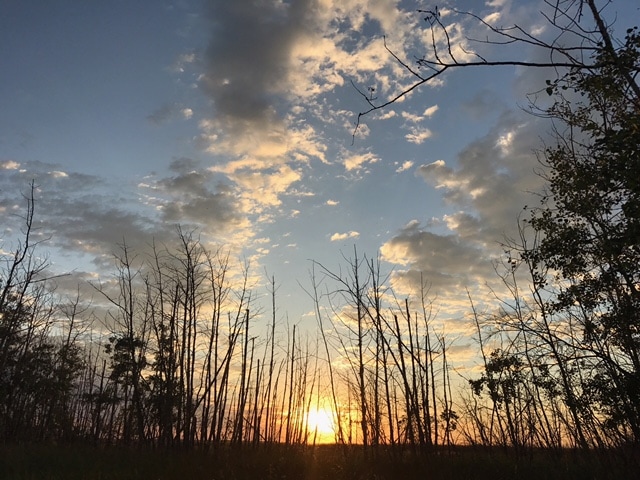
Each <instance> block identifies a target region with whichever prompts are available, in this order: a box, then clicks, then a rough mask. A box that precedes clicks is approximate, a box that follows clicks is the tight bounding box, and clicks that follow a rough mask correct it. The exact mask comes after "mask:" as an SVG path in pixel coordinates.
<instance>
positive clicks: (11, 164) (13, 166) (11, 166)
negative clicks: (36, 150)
mask: <svg viewBox="0 0 640 480" xmlns="http://www.w3.org/2000/svg"><path fill="white" fill-rule="evenodd" d="M0 168H2V169H3V170H17V169H18V168H20V164H19V163H18V162H16V161H14V160H6V161H4V162H0Z"/></svg>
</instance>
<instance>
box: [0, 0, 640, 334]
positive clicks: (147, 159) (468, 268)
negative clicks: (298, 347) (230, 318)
mask: <svg viewBox="0 0 640 480" xmlns="http://www.w3.org/2000/svg"><path fill="white" fill-rule="evenodd" d="M633 3H634V2H632V1H628V2H624V1H619V2H613V4H612V5H610V6H609V7H608V10H607V12H608V14H607V15H608V17H607V18H609V19H613V18H614V17H615V15H616V13H617V12H620V14H619V15H618V17H619V18H618V20H617V22H618V24H620V25H621V24H622V23H624V22H628V23H629V24H633V23H634V21H635V23H637V19H638V9H637V7H635V6H634V5H633ZM427 6H428V4H427V3H424V2H414V1H397V0H292V1H281V0H280V1H279V0H246V1H245V0H242V1H233V2H232V1H225V0H175V1H172V0H153V1H151V0H149V1H142V0H140V1H136V2H130V1H119V0H114V1H110V2H81V1H77V0H75V1H72V0H67V1H63V0H60V1H56V2H50V1H44V0H41V1H38V0H29V1H23V0H2V2H0V9H1V11H2V14H1V15H0V71H1V72H2V74H1V77H2V81H1V82H0V105H1V108H0V216H1V217H2V218H3V219H4V220H3V225H2V231H1V232H0V234H2V239H3V243H2V247H3V248H4V249H5V250H8V249H9V247H10V245H11V242H12V241H15V238H16V237H15V233H16V231H17V227H18V223H16V222H17V220H18V219H17V217H16V216H15V214H19V213H20V212H21V211H22V209H23V208H24V202H23V201H22V199H21V196H20V193H21V192H26V191H27V190H28V187H29V182H30V181H31V180H32V179H34V180H35V182H36V184H37V185H38V186H39V190H38V193H37V199H38V204H37V213H36V216H37V219H38V222H39V223H38V226H39V234H41V235H43V236H50V237H51V239H50V240H49V241H48V242H47V245H48V247H47V248H48V249H49V251H50V252H51V253H50V255H51V260H52V262H53V268H54V269H57V270H58V271H70V270H71V271H73V275H72V276H71V277H70V278H68V279H67V280H65V284H66V285H71V284H72V283H73V282H78V281H79V282H82V281H84V280H86V279H87V278H97V277H99V276H101V275H108V274H109V272H110V270H109V269H110V265H111V264H112V263H111V253H112V252H113V251H114V250H115V249H116V244H117V243H118V242H121V241H122V239H123V238H125V239H126V241H127V243H128V244H129V245H131V246H132V247H133V248H141V249H142V248H144V246H145V244H147V243H148V242H149V241H150V239H152V238H155V239H159V240H162V239H164V238H169V237H170V236H171V235H173V234H174V231H175V225H176V224H181V225H183V226H187V227H190V226H197V227H198V228H199V229H200V231H201V232H202V238H203V240H205V241H206V242H212V243H215V244H224V245H226V246H228V247H229V248H231V249H232V251H233V253H234V255H237V256H238V257H243V258H247V259H249V260H250V261H251V266H252V270H253V272H254V273H255V274H256V275H257V276H263V274H264V272H268V274H269V275H274V276H275V277H276V279H277V283H278V284H279V289H278V294H279V296H280V301H279V302H280V305H281V306H282V308H283V309H286V311H287V315H288V316H289V318H290V320H291V321H298V319H302V318H303V317H304V315H305V314H306V313H307V312H309V311H310V310H311V309H312V308H313V306H312V305H311V304H310V303H309V302H308V299H307V298H306V295H305V294H304V292H303V291H302V289H301V288H300V286H299V285H298V283H299V282H300V283H302V284H306V283H308V282H309V277H308V272H309V270H310V268H311V262H310V261H311V260H317V261H319V262H321V263H322V264H324V265H326V266H327V267H329V268H337V266H338V265H339V264H340V263H343V260H342V255H343V254H344V255H346V256H350V255H351V254H352V252H353V248H354V246H356V247H357V249H358V251H359V252H361V253H363V254H367V255H369V256H374V255H376V254H377V252H380V254H381V258H382V259H383V260H384V262H385V267H386V269H387V270H388V271H393V275H392V278H393V282H394V284H395V286H396V288H397V289H398V292H400V293H409V292H410V291H411V286H412V285H413V284H412V282H414V281H415V280H416V279H417V278H419V275H420V273H422V274H423V275H424V277H425V278H427V279H429V281H430V282H431V284H432V293H433V295H434V296H437V303H438V305H439V308H440V310H441V312H442V313H441V315H442V318H445V319H456V318H458V319H464V315H465V311H468V304H467V303H466V302H467V301H466V291H465V289H469V290H470V292H472V294H473V295H474V296H477V297H478V298H479V299H482V298H484V297H485V296H486V295H489V294H488V290H487V289H486V287H487V285H489V286H494V287H496V288H498V284H497V283H496V280H497V279H496V276H495V272H494V268H493V262H494V261H495V259H496V258H497V256H498V255H500V254H501V248H500V246H499V242H500V241H502V240H503V239H504V236H505V235H507V236H509V235H511V236H513V235H515V233H516V218H517V215H518V214H519V213H520V212H521V211H522V208H523V206H524V205H525V204H527V203H530V202H531V201H532V193H531V192H535V191H538V190H539V189H540V187H541V180H540V178H539V177H538V176H537V174H536V170H537V169H539V165H538V162H537V159H536V156H535V154H534V149H536V148H540V147H541V145H542V144H543V142H544V141H545V139H548V138H549V137H548V135H549V132H550V131H551V127H550V124H549V123H548V122H545V121H543V120H541V119H539V118H536V117H533V116H531V115H529V114H527V113H526V112H525V111H524V109H523V108H522V107H523V106H526V105H527V104H528V97H527V94H532V93H534V92H536V91H540V90H542V89H544V87H545V83H544V82H545V79H546V78H552V73H551V72H548V71H544V70H537V71H531V70H529V71H525V70H522V69H516V68H513V67H504V68H495V69H494V68H491V69H489V68H473V69H458V70H454V71H452V72H450V73H447V74H446V75H443V76H441V77H438V79H437V80H436V81H434V82H431V83H429V84H427V85H425V86H423V87H422V88H421V89H420V90H419V91H417V92H415V93H413V94H412V95H410V96H409V97H407V98H405V99H403V101H401V102H398V103H396V104H395V105H392V106H390V107H389V108H386V109H384V110H382V111H378V112H374V113H372V114H370V115H369V116H367V117H365V118H363V119H362V125H361V126H360V128H359V130H358V132H357V134H356V136H355V138H353V137H352V135H353V133H354V122H355V121H356V118H357V113H358V112H360V111H363V110H365V109H366V108H367V104H366V102H365V101H364V100H363V98H362V97H361V96H360V95H359V93H358V92H357V91H356V90H355V89H354V87H353V85H356V86H357V87H358V88H360V89H362V90H363V91H365V90H366V89H367V88H368V87H369V86H374V87H375V88H376V90H375V92H376V95H377V96H378V98H380V99H381V100H382V99H385V98H389V97H392V96H393V95H394V94H395V93H397V92H399V91H401V90H402V89H403V88H406V87H407V86H409V85H410V84H411V82H412V81H413V79H412V77H411V75H410V74H409V73H408V72H407V71H406V70H405V69H403V68H402V66H401V65H399V64H398V63H397V62H396V61H395V60H394V58H393V57H392V56H391V55H390V54H389V53H388V52H387V51H386V50H385V49H384V45H383V41H382V37H383V36H384V37H385V38H386V41H387V44H388V45H389V47H390V49H391V50H392V51H393V52H394V53H395V54H396V55H397V56H398V57H399V58H401V59H403V60H405V61H406V62H407V63H408V64H413V62H414V61H415V58H416V57H418V56H420V55H422V54H423V53H424V52H425V51H426V50H427V49H428V46H429V40H430V37H428V35H427V30H426V29H425V24H424V22H423V21H422V17H421V15H420V14H418V13H417V11H416V10H417V9H418V8H426V7H427ZM438 6H439V9H440V12H441V13H442V20H443V22H444V23H446V24H447V25H448V26H449V27H450V28H451V33H452V40H453V44H454V46H455V48H457V49H458V50H457V54H458V55H460V57H459V58H464V55H465V53H464V50H462V48H464V49H465V50H466V51H467V52H468V51H479V52H482V54H483V55H487V56H489V57H490V58H500V55H504V54H507V55H510V56H511V57H512V58H513V57H515V58H517V59H519V60H525V59H532V58H536V57H537V56H538V55H539V53H538V52H535V51H533V50H528V49H526V48H522V47H518V48H517V49H513V48H511V49H510V50H507V51H505V49H501V48H500V47H497V46H491V45H483V44H477V43H472V42H471V41H470V40H469V38H470V37H477V38H482V35H483V33H482V32H481V31H480V30H479V29H478V25H477V22H473V21H472V19H470V18H468V17H461V16H458V15H456V14H455V13H454V12H453V10H452V7H455V8H458V9H460V10H469V11H473V12H474V13H476V14H477V15H479V16H480V17H482V18H484V19H486V20H487V21H489V22H491V23H493V24H495V25H502V26H507V25H512V24H518V25H521V26H522V27H523V28H526V29H528V30H529V31H533V32H537V33H539V34H540V35H543V36H544V35H551V34H552V33H553V32H551V31H550V30H549V29H548V25H547V24H546V22H545V21H544V18H543V17H542V16H541V15H540V14H539V12H540V10H543V9H544V8H546V7H545V5H544V2H540V1H534V0H528V1H524V0H521V1H516V0H492V1H487V2H481V1H470V0H467V1H443V2H439V4H438ZM609 12H610V13H609ZM625 27H626V24H625V25H621V26H620V28H618V25H616V31H619V32H623V31H624V29H623V28H625ZM501 52H502V53H501ZM530 98H531V97H530ZM539 101H540V102H544V101H545V98H544V97H540V100H539ZM533 201H535V200H533ZM451 322H452V324H451V325H454V323H455V322H454V321H453V320H451ZM450 329H452V330H454V331H455V330H456V329H459V330H460V332H463V330H464V322H459V326H458V327H456V326H452V327H451V328H450Z"/></svg>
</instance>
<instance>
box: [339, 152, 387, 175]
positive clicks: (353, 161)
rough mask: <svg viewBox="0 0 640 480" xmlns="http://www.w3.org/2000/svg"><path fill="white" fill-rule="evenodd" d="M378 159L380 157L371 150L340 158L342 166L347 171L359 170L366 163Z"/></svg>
mask: <svg viewBox="0 0 640 480" xmlns="http://www.w3.org/2000/svg"><path fill="white" fill-rule="evenodd" d="M379 161H380V158H379V157H378V156H377V155H376V154H374V153H371V152H367V153H362V154H354V155H349V156H347V157H345V158H344V159H343V160H342V162H343V164H344V168H345V169H346V170H347V171H352V170H359V169H361V168H362V167H363V166H364V165H366V164H368V163H376V162H379Z"/></svg>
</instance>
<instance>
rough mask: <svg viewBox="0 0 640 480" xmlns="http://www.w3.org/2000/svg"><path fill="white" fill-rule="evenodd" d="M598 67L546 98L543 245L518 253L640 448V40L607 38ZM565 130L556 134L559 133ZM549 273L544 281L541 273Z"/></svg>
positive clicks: (590, 382)
mask: <svg viewBox="0 0 640 480" xmlns="http://www.w3.org/2000/svg"><path fill="white" fill-rule="evenodd" d="M600 47H601V48H600V49H599V50H598V51H597V52H596V53H595V56H594V57H595V58H594V63H596V64H599V65H602V66H601V67H600V68H595V69H590V70H581V69H572V70H571V71H569V73H568V74H566V75H565V76H564V77H562V78H561V79H559V80H557V81H549V82H548V88H547V91H548V93H549V94H551V95H554V96H556V98H557V100H556V101H555V103H554V105H553V106H552V107H551V108H550V109H549V110H548V111H547V112H546V113H547V115H548V116H549V117H551V118H552V119H554V120H558V121H559V124H558V127H557V129H556V132H557V144H556V145H554V146H551V147H548V148H547V149H546V150H545V151H544V153H543V158H544V160H543V161H544V163H545V164H546V167H547V171H548V174H546V180H547V182H548V192H547V193H546V194H545V195H544V196H543V197H542V204H541V206H540V207H539V208H536V209H534V210H533V212H532V216H531V219H530V225H531V226H532V227H533V230H534V231H535V232H536V233H537V235H538V237H539V239H540V240H539V242H537V244H536V245H535V246H534V247H533V248H530V249H527V250H525V251H524V252H523V257H524V259H525V260H526V261H527V262H528V263H529V264H530V265H532V266H533V269H534V280H535V281H536V282H537V284H538V285H537V286H538V287H539V288H541V289H544V290H545V291H546V293H547V294H546V295H545V297H546V298H548V300H547V301H546V308H547V309H548V311H549V312H550V313H553V314H554V315H560V316H562V317H563V318H564V319H565V320H566V321H572V322H574V323H575V324H576V325H579V326H580V328H581V330H582V334H583V336H582V338H581V339H576V340H579V347H580V348H581V350H582V351H583V355H585V356H587V358H588V361H587V365H588V366H589V367H591V368H592V372H593V373H592V374H590V375H588V376H586V377H585V380H584V388H585V389H586V390H587V391H588V392H589V393H590V396H591V398H592V399H595V400H596V402H597V404H598V405H599V406H600V408H601V413H604V414H605V415H606V416H607V417H608V420H609V426H611V427H613V426H614V425H615V426H617V427H620V428H623V429H629V430H630V431H631V432H632V434H631V438H633V439H634V441H640V152H639V149H640V98H639V97H638V93H637V91H638V88H637V87H638V86H637V83H636V80H635V79H636V77H637V75H638V73H639V72H640V36H639V35H638V31H637V28H633V29H629V30H628V31H627V32H626V37H625V40H624V43H623V44H622V46H621V47H620V48H617V49H616V48H614V47H613V44H612V43H610V42H607V41H606V40H603V42H601V44H600ZM560 128H562V130H560ZM543 271H545V272H546V271H548V272H553V273H552V276H551V278H549V275H542V274H541V273H540V272H543Z"/></svg>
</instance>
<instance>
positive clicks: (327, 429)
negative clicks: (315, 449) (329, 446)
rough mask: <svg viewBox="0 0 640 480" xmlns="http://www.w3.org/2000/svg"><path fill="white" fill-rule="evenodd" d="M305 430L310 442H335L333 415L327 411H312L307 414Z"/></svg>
mask: <svg viewBox="0 0 640 480" xmlns="http://www.w3.org/2000/svg"><path fill="white" fill-rule="evenodd" d="M307 430H308V432H309V437H310V439H311V440H313V439H314V437H316V438H315V441H316V442H317V443H331V442H333V441H335V430H334V423H333V415H332V413H331V411H330V410H327V409H323V408H321V409H312V410H309V412H308V413H307Z"/></svg>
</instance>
